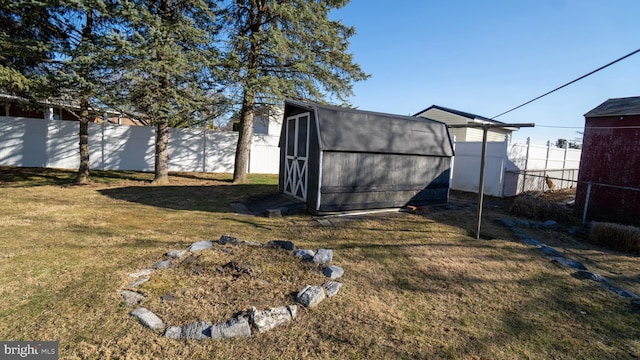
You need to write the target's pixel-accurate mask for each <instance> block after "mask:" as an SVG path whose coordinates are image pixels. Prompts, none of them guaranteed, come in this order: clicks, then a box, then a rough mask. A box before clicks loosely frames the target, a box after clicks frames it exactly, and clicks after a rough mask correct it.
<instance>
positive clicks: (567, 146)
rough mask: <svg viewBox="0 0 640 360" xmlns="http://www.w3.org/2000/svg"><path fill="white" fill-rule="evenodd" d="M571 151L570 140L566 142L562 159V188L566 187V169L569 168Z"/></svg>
mask: <svg viewBox="0 0 640 360" xmlns="http://www.w3.org/2000/svg"><path fill="white" fill-rule="evenodd" d="M568 152H569V142H568V141H566V142H565V143H564V159H562V180H560V188H561V189H564V169H566V168H567V153H568Z"/></svg>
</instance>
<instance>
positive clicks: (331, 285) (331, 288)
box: [322, 281, 342, 297]
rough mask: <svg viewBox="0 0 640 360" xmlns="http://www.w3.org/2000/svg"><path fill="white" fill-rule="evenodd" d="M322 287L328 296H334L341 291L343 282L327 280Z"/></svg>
mask: <svg viewBox="0 0 640 360" xmlns="http://www.w3.org/2000/svg"><path fill="white" fill-rule="evenodd" d="M322 287H323V288H324V290H325V291H326V292H327V297H333V296H334V295H336V294H337V293H338V291H340V288H341V287H342V283H341V282H337V281H327V282H326V283H324V284H322Z"/></svg>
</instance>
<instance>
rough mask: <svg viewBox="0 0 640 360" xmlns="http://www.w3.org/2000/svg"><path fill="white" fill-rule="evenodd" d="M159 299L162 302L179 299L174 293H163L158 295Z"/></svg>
mask: <svg viewBox="0 0 640 360" xmlns="http://www.w3.org/2000/svg"><path fill="white" fill-rule="evenodd" d="M160 299H161V300H162V302H163V303H165V302H171V301H178V300H180V298H179V297H177V296H175V295H172V294H164V295H162V296H160Z"/></svg>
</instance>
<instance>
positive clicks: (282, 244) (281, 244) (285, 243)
mask: <svg viewBox="0 0 640 360" xmlns="http://www.w3.org/2000/svg"><path fill="white" fill-rule="evenodd" d="M267 246H270V247H274V248H278V249H284V250H289V251H291V250H295V248H296V246H295V245H293V242H291V241H289V240H271V241H269V242H268V243H267Z"/></svg>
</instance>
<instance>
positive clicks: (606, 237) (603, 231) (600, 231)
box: [589, 222, 640, 253]
mask: <svg viewBox="0 0 640 360" xmlns="http://www.w3.org/2000/svg"><path fill="white" fill-rule="evenodd" d="M589 241H591V242H592V243H594V244H597V245H602V246H604V247H607V248H610V249H616V250H622V251H628V252H632V253H640V229H638V228H637V227H635V226H628V225H620V224H613V223H602V222H597V223H594V224H593V225H592V226H591V229H590V230H589Z"/></svg>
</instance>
